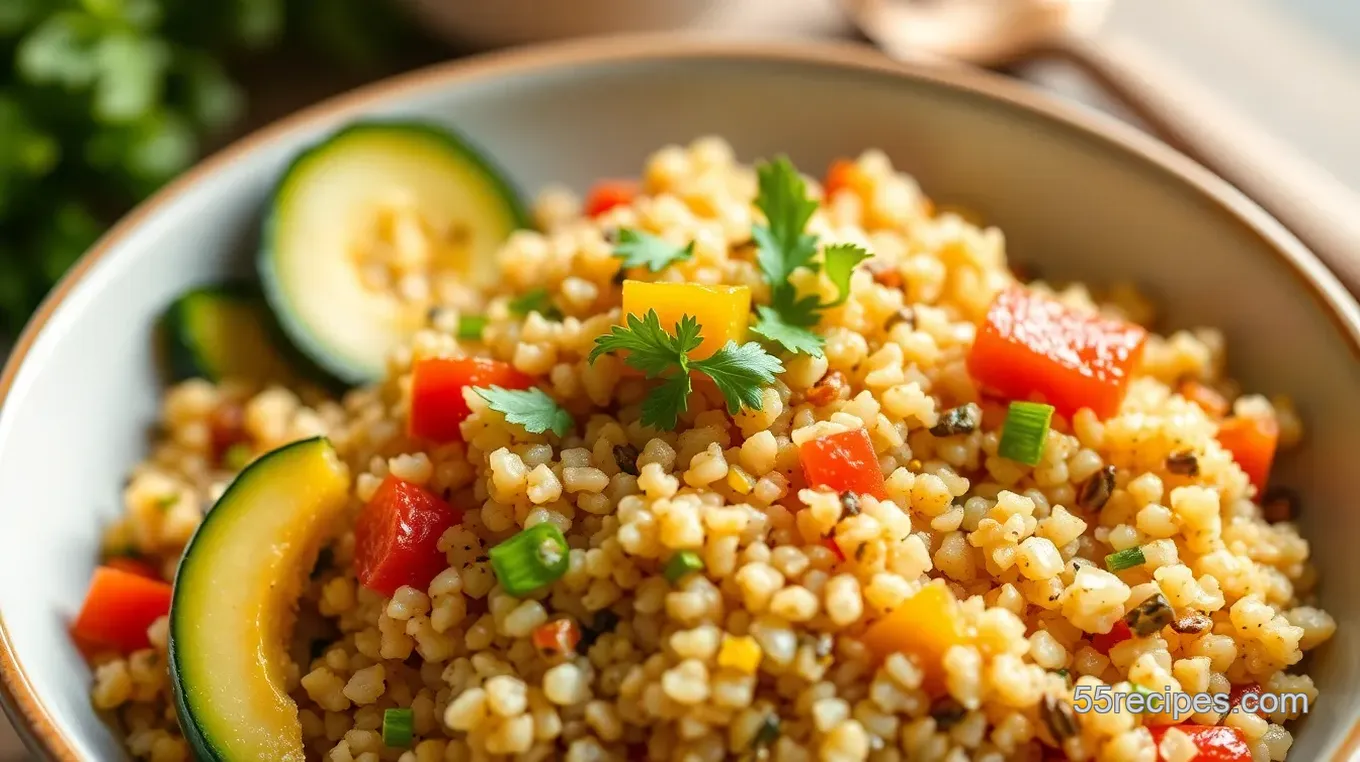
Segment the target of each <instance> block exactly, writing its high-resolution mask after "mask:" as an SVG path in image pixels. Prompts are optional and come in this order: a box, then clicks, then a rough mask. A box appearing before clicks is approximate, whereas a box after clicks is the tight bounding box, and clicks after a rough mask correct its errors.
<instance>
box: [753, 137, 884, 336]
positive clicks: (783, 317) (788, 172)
mask: <svg viewBox="0 0 1360 762" xmlns="http://www.w3.org/2000/svg"><path fill="white" fill-rule="evenodd" d="M756 174H757V180H758V184H759V186H760V190H759V192H758V194H757V195H756V207H757V208H759V209H760V211H761V212H763V213H764V214H765V219H766V221H767V223H768V225H767V226H764V227H762V226H760V225H756V226H755V227H754V229H753V230H752V237H753V238H754V239H755V241H756V246H757V251H756V264H757V266H758V267H759V268H760V271H761V274H763V275H764V276H765V280H766V281H768V282H769V284H770V304H769V305H761V306H759V307H757V308H756V316H757V317H756V324H755V325H754V326H752V328H751V330H752V331H754V332H755V333H756V334H757V335H758V336H762V337H764V338H766V339H768V340H770V341H772V342H775V343H777V344H778V345H779V346H781V347H783V348H784V349H785V350H786V351H788V352H791V353H793V354H800V353H801V354H809V355H812V356H814V357H820V356H821V355H822V346H823V345H824V344H825V343H826V340H825V339H823V338H822V337H821V336H819V335H817V334H816V333H815V332H814V331H813V329H814V328H816V327H817V323H818V321H819V320H820V319H821V315H820V314H819V313H820V312H821V311H822V310H825V309H827V308H830V307H835V306H838V305H841V304H844V303H845V301H846V300H847V299H849V298H850V276H851V274H852V273H853V272H854V270H855V266H856V265H858V264H859V263H860V262H863V261H864V260H866V259H868V258H869V257H870V256H872V255H871V254H870V253H869V252H867V251H865V250H864V249H863V248H861V247H859V246H855V245H853V244H837V245H834V246H828V247H826V249H825V251H823V253H822V262H821V263H818V262H814V261H813V259H812V258H813V256H814V255H815V254H816V253H817V237H816V236H814V235H811V234H808V233H805V232H804V228H806V227H807V223H808V220H810V219H812V213H813V212H814V211H815V210H816V209H817V202H816V201H813V200H812V199H810V198H808V197H807V184H806V183H804V182H803V179H802V177H800V176H799V175H798V171H797V170H796V169H794V167H793V164H791V163H790V162H789V160H788V159H787V158H785V157H783V156H781V157H779V158H777V159H775V160H774V161H772V162H768V163H765V164H761V165H759V166H757V167H756ZM800 267H805V268H807V269H809V270H812V271H813V272H817V271H819V270H820V269H823V268H824V270H825V273H826V276H827V278H828V279H830V280H831V282H832V284H834V285H835V286H836V291H837V294H838V296H837V298H836V300H835V301H832V302H826V303H823V302H822V301H821V300H820V299H818V298H817V297H815V296H804V297H800V296H798V292H797V290H796V289H795V288H794V286H793V284H792V283H791V282H790V276H791V275H792V274H793V272H794V270H797V269H798V268H800Z"/></svg>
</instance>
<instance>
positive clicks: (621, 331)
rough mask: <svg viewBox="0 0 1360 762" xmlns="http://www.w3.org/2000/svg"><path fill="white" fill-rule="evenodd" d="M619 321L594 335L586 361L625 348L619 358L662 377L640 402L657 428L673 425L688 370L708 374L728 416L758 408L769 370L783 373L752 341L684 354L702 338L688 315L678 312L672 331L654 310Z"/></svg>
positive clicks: (685, 404) (683, 404)
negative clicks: (702, 355)
mask: <svg viewBox="0 0 1360 762" xmlns="http://www.w3.org/2000/svg"><path fill="white" fill-rule="evenodd" d="M625 323H626V325H616V326H614V327H613V328H611V329H610V331H609V333H607V334H604V335H603V336H599V337H597V338H596V339H595V349H594V350H592V351H591V353H590V357H589V361H590V362H592V363H593V362H595V361H596V360H597V359H599V358H600V357H601V356H602V355H606V354H610V353H612V352H618V351H626V352H627V353H628V354H627V356H626V357H624V360H623V361H624V362H625V363H627V364H628V365H630V366H632V367H634V368H637V369H638V370H640V371H642V372H643V373H644V374H646V376H647V378H660V379H661V380H662V381H661V383H660V384H659V385H658V386H656V387H655V388H653V389H652V390H651V391H650V392H649V393H648V394H647V397H646V399H644V400H643V401H642V425H644V426H650V427H652V428H655V429H658V430H662V431H669V430H671V429H674V428H675V426H676V423H677V422H678V421H679V419H680V414H681V413H683V412H685V411H686V410H687V409H688V408H689V395H690V393H691V392H692V391H693V390H694V387H693V382H692V380H691V377H690V371H699V372H700V373H703V374H704V375H706V376H708V377H709V378H710V379H712V381H713V383H714V384H715V385H716V386H717V387H718V391H719V392H720V393H721V394H722V396H723V400H724V401H725V402H726V403H727V412H729V413H731V414H734V415H735V414H736V413H737V412H738V411H739V410H741V408H743V407H746V408H750V409H752V410H759V409H760V407H761V399H760V393H761V390H762V389H764V388H765V387H767V386H769V385H770V384H773V383H774V377H775V374H777V373H783V372H784V365H783V364H782V363H780V362H779V359H778V358H776V357H774V356H772V355H770V354H769V353H768V352H766V351H765V349H764V348H763V347H761V346H760V345H759V344H757V343H755V342H747V343H745V344H737V343H736V342H735V341H729V342H727V344H726V345H724V346H723V347H722V349H719V350H718V351H717V352H714V353H713V354H712V355H710V356H709V357H706V358H704V359H702V360H693V359H690V357H689V353H690V352H693V351H694V350H695V349H696V348H698V346H699V345H700V344H701V343H702V342H703V336H702V335H701V334H700V326H699V321H698V320H697V319H696V318H694V317H693V316H691V315H683V316H681V318H680V322H678V323H676V324H675V330H674V332H673V333H668V332H667V331H666V329H664V328H662V327H661V318H660V317H658V316H657V314H656V310H647V314H646V315H643V316H642V317H638V316H637V315H633V314H629V315H628V316H627V318H626V319H625Z"/></svg>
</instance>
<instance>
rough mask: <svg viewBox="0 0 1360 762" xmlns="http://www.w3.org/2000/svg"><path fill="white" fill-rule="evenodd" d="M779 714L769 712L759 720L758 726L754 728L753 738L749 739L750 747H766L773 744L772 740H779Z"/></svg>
mask: <svg viewBox="0 0 1360 762" xmlns="http://www.w3.org/2000/svg"><path fill="white" fill-rule="evenodd" d="M779 726H780V722H779V715H777V714H774V713H770V714H767V715H765V719H763V720H761V722H760V728H759V729H758V730H756V735H755V738H752V739H751V748H753V749H768V748H770V747H771V746H774V742H775V741H778V740H779Z"/></svg>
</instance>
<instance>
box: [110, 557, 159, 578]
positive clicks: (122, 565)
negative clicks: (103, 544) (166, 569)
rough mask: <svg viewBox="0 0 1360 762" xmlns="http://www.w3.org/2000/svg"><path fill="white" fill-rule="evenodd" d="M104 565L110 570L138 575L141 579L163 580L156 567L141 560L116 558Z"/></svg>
mask: <svg viewBox="0 0 1360 762" xmlns="http://www.w3.org/2000/svg"><path fill="white" fill-rule="evenodd" d="M104 565H105V566H107V567H109V568H110V569H117V570H119V571H125V572H127V573H129V574H136V575H137V576H139V577H146V578H147V579H155V580H159V579H160V578H161V573H160V572H159V571H157V569H156V567H154V566H152V565H151V564H149V563H147V562H146V561H143V560H142V559H140V558H133V557H131V556H114V557H113V558H110V559H108V560H107V561H105V562H104Z"/></svg>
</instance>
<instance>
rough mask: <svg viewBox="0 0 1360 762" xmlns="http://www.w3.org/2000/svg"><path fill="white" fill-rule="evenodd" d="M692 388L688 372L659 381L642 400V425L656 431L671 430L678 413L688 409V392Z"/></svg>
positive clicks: (677, 420) (677, 419)
mask: <svg viewBox="0 0 1360 762" xmlns="http://www.w3.org/2000/svg"><path fill="white" fill-rule="evenodd" d="M693 389H694V387H693V384H692V383H691V382H690V379H689V374H688V373H677V374H675V375H674V376H671V377H670V378H667V379H666V380H665V381H663V382H661V385H660V386H658V387H656V388H655V389H653V390H651V391H650V392H648V393H647V398H646V399H644V400H643V401H642V425H643V426H651V427H652V428H654V429H656V430H658V431H671V430H673V429H674V428H675V426H676V424H677V423H679V421H680V414H681V413H683V412H685V411H686V410H688V409H689V393H690V392H691V391H693Z"/></svg>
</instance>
